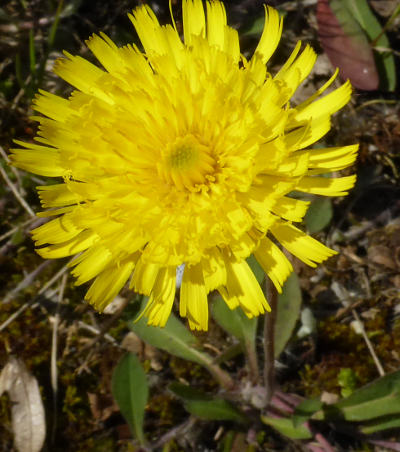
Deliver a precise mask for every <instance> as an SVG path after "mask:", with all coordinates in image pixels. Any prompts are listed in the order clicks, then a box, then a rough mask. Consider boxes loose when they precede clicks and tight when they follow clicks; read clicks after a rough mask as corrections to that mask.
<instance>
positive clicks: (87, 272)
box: [69, 244, 114, 286]
mask: <svg viewBox="0 0 400 452" xmlns="http://www.w3.org/2000/svg"><path fill="white" fill-rule="evenodd" d="M113 257H114V256H113V254H112V253H111V251H110V250H108V249H107V248H106V247H105V246H102V245H101V244H97V245H94V246H92V247H91V248H89V249H88V250H86V251H85V252H83V253H82V254H81V255H79V256H78V257H77V258H76V259H74V260H73V261H72V262H70V263H69V266H70V267H72V266H75V268H74V269H73V270H72V271H71V273H72V275H73V276H75V278H77V280H76V282H75V285H77V286H79V285H80V284H83V283H85V282H87V281H89V280H91V279H92V278H94V277H96V276H97V275H98V274H99V273H101V272H102V271H103V270H104V269H105V268H106V266H107V265H108V264H110V263H111V262H112V259H113Z"/></svg>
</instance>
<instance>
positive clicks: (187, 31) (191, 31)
mask: <svg viewBox="0 0 400 452" xmlns="http://www.w3.org/2000/svg"><path fill="white" fill-rule="evenodd" d="M182 20H183V36H184V39H185V44H186V45H187V46H191V45H192V44H193V37H194V36H202V37H205V34H206V19H205V16H204V8H203V2H202V1H201V0H182Z"/></svg>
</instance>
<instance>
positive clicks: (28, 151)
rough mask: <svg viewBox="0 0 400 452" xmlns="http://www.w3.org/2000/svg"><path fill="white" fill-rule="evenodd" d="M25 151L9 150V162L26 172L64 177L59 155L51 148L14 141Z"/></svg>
mask: <svg viewBox="0 0 400 452" xmlns="http://www.w3.org/2000/svg"><path fill="white" fill-rule="evenodd" d="M15 143H16V144H19V145H20V146H24V147H25V149H11V152H12V154H11V156H10V157H11V162H12V163H13V164H14V165H15V166H18V168H21V169H23V170H26V171H30V172H31V173H35V174H39V175H40V176H46V177H57V176H64V175H65V174H66V172H67V171H66V169H65V168H64V167H63V165H62V164H61V158H60V153H59V151H58V150H57V149H54V148H52V147H47V146H42V145H39V144H34V143H24V142H22V141H18V140H16V141H15Z"/></svg>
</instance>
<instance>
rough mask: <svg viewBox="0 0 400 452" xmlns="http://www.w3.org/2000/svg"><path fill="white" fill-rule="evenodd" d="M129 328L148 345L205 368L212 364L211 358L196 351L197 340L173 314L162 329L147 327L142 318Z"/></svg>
mask: <svg viewBox="0 0 400 452" xmlns="http://www.w3.org/2000/svg"><path fill="white" fill-rule="evenodd" d="M129 327H130V329H131V330H132V331H133V332H134V333H136V334H137V335H138V336H139V337H140V338H141V339H142V340H144V341H145V342H147V343H148V344H150V345H152V346H153V347H156V348H160V349H161V350H165V351H166V352H168V353H171V354H172V355H175V356H178V357H179V358H183V359H187V360H189V361H193V362H195V363H198V364H201V365H203V366H206V367H207V366H208V365H209V364H210V363H211V362H212V358H211V356H209V355H208V354H207V353H204V352H200V351H199V350H197V348H196V347H198V346H199V344H198V342H197V339H196V338H195V336H193V334H191V333H190V332H189V330H187V329H186V327H185V326H184V325H183V324H182V323H181V322H180V321H179V320H178V319H177V318H176V317H175V316H174V315H173V314H171V315H170V317H169V319H168V322H167V324H166V325H165V327H164V328H160V327H155V326H149V325H147V321H146V319H145V318H143V317H142V318H141V319H140V320H138V321H137V322H132V323H131V324H130V325H129Z"/></svg>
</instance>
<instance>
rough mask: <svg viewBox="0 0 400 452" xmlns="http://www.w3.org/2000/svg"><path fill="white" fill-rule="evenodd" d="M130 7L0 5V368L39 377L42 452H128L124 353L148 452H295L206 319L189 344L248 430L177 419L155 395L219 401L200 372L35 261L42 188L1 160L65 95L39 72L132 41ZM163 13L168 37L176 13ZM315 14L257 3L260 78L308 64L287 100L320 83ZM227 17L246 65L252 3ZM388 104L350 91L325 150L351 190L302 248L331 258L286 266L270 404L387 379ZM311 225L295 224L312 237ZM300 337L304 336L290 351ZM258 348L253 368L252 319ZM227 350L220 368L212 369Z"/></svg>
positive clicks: (391, 265)
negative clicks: (198, 393)
mask: <svg viewBox="0 0 400 452" xmlns="http://www.w3.org/2000/svg"><path fill="white" fill-rule="evenodd" d="M138 3H139V2H138V1H133V0H132V1H128V0H116V1H107V2H104V1H88V0H71V1H68V0H65V1H64V4H62V2H60V3H58V2H56V1H55V0H32V1H29V0H19V1H17V0H10V1H9V2H8V3H7V4H6V5H4V6H2V7H0V54H1V55H2V58H1V62H0V107H1V109H0V121H1V122H0V124H1V130H0V145H1V146H0V149H1V154H2V155H1V156H0V162H1V166H0V168H1V172H2V184H1V186H0V196H1V197H0V212H1V217H2V222H1V226H0V240H1V242H0V266H1V272H0V295H1V299H2V302H1V303H0V330H1V340H0V368H2V367H3V366H4V365H5V364H6V363H7V362H8V360H9V358H10V356H15V357H18V358H19V359H21V360H22V361H23V362H24V363H25V365H26V366H27V368H28V370H29V372H30V373H32V375H34V376H35V378H36V379H37V381H38V383H39V388H40V393H41V396H42V399H43V403H44V407H45V412H46V425H47V439H46V445H45V446H44V449H43V450H47V451H51V452H53V451H54V452H56V451H59V450H60V451H61V450H63V451H66V450H67V451H68V450H71V451H72V450H73V451H84V450H86V451H99V452H100V451H107V452H108V451H134V450H141V449H140V447H139V446H138V443H137V441H135V440H132V434H131V432H130V430H129V427H128V425H127V423H126V421H125V420H124V417H123V416H122V415H121V413H120V410H119V407H118V405H117V404H116V402H115V401H114V399H113V397H112V395H111V384H112V375H113V372H114V369H115V366H116V365H117V363H118V361H119V360H120V358H121V357H122V356H123V355H124V354H125V353H126V351H130V352H134V353H136V354H137V355H138V356H139V358H140V360H141V362H142V365H143V368H144V370H145V372H146V375H147V379H148V382H149V386H150V398H149V401H148V403H147V405H146V413H145V421H144V431H145V435H146V437H147V446H146V447H148V448H149V449H150V448H151V447H152V448H153V450H165V451H167V450H171V451H189V450H193V451H194V450H196V451H203V450H204V451H205V450H210V451H214V450H215V451H217V450H218V451H232V452H233V451H244V450H248V451H250V450H303V448H304V447H306V446H305V445H304V444H302V443H299V441H295V440H289V439H288V438H286V437H285V436H281V435H280V434H278V433H277V432H276V431H274V430H272V429H270V428H269V427H267V426H266V425H264V424H262V423H261V422H260V421H259V411H257V410H256V408H255V406H254V404H252V403H249V402H248V401H247V402H246V401H245V400H244V399H245V398H244V397H240V396H238V394H243V391H244V388H245V387H246V384H248V382H249V375H250V374H251V371H249V370H248V366H247V364H246V363H245V360H244V357H243V354H242V353H241V352H240V350H239V353H238V352H237V350H236V352H235V346H236V345H237V341H235V339H234V338H233V337H232V336H231V335H229V334H227V333H226V332H224V331H223V329H221V327H220V326H218V324H217V323H216V322H215V321H211V325H210V331H209V332H208V333H204V334H197V335H196V336H197V339H198V341H199V342H200V343H201V344H202V346H203V348H204V349H205V350H207V352H208V354H209V355H211V356H212V357H214V358H218V357H220V361H221V362H222V361H223V364H222V365H221V366H222V369H223V370H224V371H225V372H226V373H227V374H229V376H230V378H231V379H232V380H233V382H234V385H235V389H234V391H233V392H232V393H231V394H230V398H231V399H232V400H233V401H235V402H236V403H238V404H239V405H240V407H241V408H242V410H244V412H246V413H247V416H248V419H250V420H251V423H250V425H249V424H248V423H240V422H234V421H224V420H221V421H216V420H213V421H211V420H208V421H206V420H200V419H198V418H196V417H195V416H194V417H192V416H189V414H188V413H187V412H186V411H185V410H184V408H183V405H182V403H181V401H180V400H179V399H178V398H177V397H176V396H175V395H174V394H173V393H172V392H171V391H169V390H168V389H167V387H168V385H169V384H170V383H171V382H174V381H175V382H176V381H178V382H181V383H185V382H189V383H190V384H191V385H192V386H193V387H195V388H197V389H200V390H202V391H205V392H207V393H213V394H216V393H220V394H221V393H222V394H224V393H225V392H224V390H222V392H221V389H219V386H218V383H217V381H216V380H215V379H214V378H212V377H211V376H210V374H209V373H208V372H207V370H205V369H204V368H203V367H202V366H200V365H199V364H193V363H191V362H189V361H186V360H183V359H181V358H178V357H174V356H173V355H170V354H168V353H166V352H163V351H161V350H159V349H156V348H154V347H152V346H150V345H147V344H145V343H144V342H142V341H141V340H140V338H139V337H138V336H137V335H135V334H134V333H133V332H132V331H131V330H130V328H129V325H130V323H131V322H132V319H133V318H134V315H135V312H136V311H137V304H138V303H137V302H138V301H139V300H138V297H136V296H134V295H133V294H132V293H131V292H130V291H128V290H124V291H122V293H121V295H120V297H119V300H117V302H118V301H119V303H120V304H119V305H118V303H117V307H116V310H115V311H114V312H111V313H108V314H107V313H106V314H98V313H96V312H95V311H94V310H93V308H92V307H90V306H88V305H87V304H86V303H85V302H83V301H82V300H83V296H84V293H85V289H86V288H85V287H75V286H74V285H73V281H72V278H71V277H68V276H66V275H67V272H66V271H65V264H66V261H44V260H43V259H42V258H40V257H39V256H38V255H37V254H36V253H35V251H34V247H33V243H32V241H31V239H30V237H29V231H30V230H31V229H32V228H33V227H34V226H35V225H38V224H40V223H41V221H42V220H41V219H38V218H37V217H35V215H34V213H35V212H38V211H39V210H40V204H39V200H38V197H37V194H36V191H35V187H36V186H37V185H41V184H42V183H47V182H51V181H50V179H48V180H47V179H45V178H42V177H35V176H33V175H31V174H27V173H25V172H23V171H18V170H16V169H15V168H13V167H10V166H9V165H8V164H7V159H8V157H7V154H8V150H9V148H10V147H12V146H13V139H20V140H25V141H29V140H32V138H33V136H34V135H35V130H36V123H35V122H34V121H32V120H31V119H30V115H32V110H31V108H30V104H31V100H32V97H33V96H34V94H35V92H36V91H37V89H39V88H43V89H46V90H49V91H51V92H55V93H58V94H62V95H65V94H68V93H69V90H70V88H68V86H67V85H66V84H65V83H64V82H63V81H61V80H59V79H58V78H57V77H56V76H55V75H53V74H52V73H51V71H50V70H51V67H52V65H53V63H54V61H55V59H57V58H58V57H60V56H62V53H61V52H62V50H63V49H66V50H68V51H69V52H70V53H72V54H80V55H82V56H85V57H87V58H91V57H90V56H89V51H88V50H87V48H86V47H85V45H84V41H85V39H87V38H88V37H89V36H90V35H91V34H92V33H95V32H99V31H104V32H105V33H107V34H108V35H109V36H110V37H111V38H112V39H113V40H114V41H115V42H116V43H118V45H124V44H126V43H128V42H133V41H136V40H137V36H136V35H135V32H134V31H133V29H132V27H131V24H130V22H129V20H128V18H127V17H126V13H127V12H129V11H130V10H131V9H132V8H133V7H135V6H136V5H137V4H138ZM171 3H172V8H173V10H174V11H176V17H177V24H178V27H179V23H180V13H179V6H178V3H179V2H178V1H174V0H173V1H172V2H171ZM316 3H317V2H316V1H314V0H311V1H305V2H300V3H298V2H294V1H293V2H290V1H287V2H282V1H278V0H276V1H274V2H271V4H272V5H273V6H276V7H278V8H279V10H280V11H281V12H282V13H283V14H285V16H286V17H285V26H284V33H283V38H282V42H281V45H280V47H279V51H278V52H277V55H276V56H275V57H274V59H273V61H272V65H271V67H270V68H269V70H270V71H271V72H272V73H274V71H276V69H277V68H279V65H280V64H281V62H282V61H284V60H285V59H286V58H287V56H288V55H289V53H290V51H291V49H293V47H294V45H295V43H296V41H297V40H299V39H301V40H302V41H304V42H308V43H310V44H311V45H312V46H313V47H314V48H315V49H316V50H317V52H318V53H319V54H320V58H319V60H318V63H317V65H316V67H315V69H314V71H313V73H312V75H311V77H310V78H309V79H308V81H307V82H306V83H305V84H304V86H303V87H302V89H301V90H300V92H299V93H298V94H297V97H296V99H295V101H296V102H298V101H300V100H301V99H302V98H305V97H306V96H308V95H310V94H311V93H312V92H314V91H315V89H316V87H319V86H321V84H322V83H323V81H325V80H326V79H327V78H328V77H329V75H330V74H331V73H332V72H333V67H332V65H331V63H330V62H329V60H328V58H327V55H326V53H324V50H323V47H322V46H321V43H320V41H319V39H318V32H317V20H316ZM370 3H371V6H372V9H373V11H374V14H376V16H377V17H378V19H379V21H380V23H381V24H385V23H387V21H388V19H389V17H390V14H391V13H392V12H393V11H394V7H395V6H396V5H395V3H396V2H395V1H393V2H391V1H385V2H372V1H371V2H370ZM150 4H151V6H152V7H153V9H154V10H155V11H156V12H157V15H158V17H159V18H160V20H161V22H164V23H167V22H168V21H169V8H168V2H166V1H162V0H155V1H153V2H150ZM226 7H227V11H228V20H229V23H230V24H231V25H232V26H234V27H235V28H237V29H238V30H239V32H240V34H241V46H242V52H243V53H244V54H245V55H250V54H251V52H252V51H253V50H254V48H255V45H256V42H257V39H258V37H259V33H260V30H261V26H262V22H260V21H262V17H263V14H264V11H263V7H262V1H258V0H236V1H231V2H226ZM260 24H261V25H260ZM387 35H388V37H389V42H390V45H391V48H392V49H396V48H399V44H400V32H399V27H398V18H397V19H395V20H394V21H392V22H391V23H390V24H389V26H388V27H387ZM395 55H396V61H397V72H398V68H399V64H398V54H395ZM397 99H398V92H397V93H396V91H394V92H389V91H388V90H386V89H384V88H379V89H376V90H373V91H363V90H358V89H356V90H355V92H354V96H353V99H352V101H351V102H350V104H349V105H348V106H347V107H346V108H344V109H343V110H342V111H341V112H340V113H338V114H337V115H336V116H335V117H334V120H333V124H332V130H331V132H330V133H329V134H328V135H327V136H326V137H325V138H324V140H325V144H328V145H336V146H337V145H346V144H352V143H355V142H358V143H360V153H359V158H358V160H357V163H356V164H355V165H354V167H353V168H352V169H349V170H348V174H351V173H352V172H355V173H356V174H357V178H358V179H357V184H356V186H355V188H354V190H352V192H351V194H350V195H349V196H348V197H346V198H340V199H334V200H333V202H332V204H323V205H322V207H321V205H319V206H320V210H319V211H321V212H322V214H321V215H322V220H321V219H320V220H315V218H314V221H317V225H316V226H315V224H314V228H315V231H316V232H315V233H314V234H313V235H314V236H315V237H316V238H318V239H319V240H321V241H322V242H323V243H326V244H327V245H329V246H332V247H334V248H335V249H336V250H337V251H338V255H337V256H335V257H333V258H331V259H329V260H328V261H327V262H326V263H325V264H324V265H322V266H320V267H319V268H318V269H310V268H308V267H306V266H305V265H303V264H300V263H299V262H294V265H295V270H296V273H297V275H298V277H299V284H300V288H301V294H302V306H303V311H302V316H301V319H299V320H298V321H297V324H296V326H295V329H294V331H293V334H292V338H291V340H290V341H289V343H288V345H287V347H286V348H285V350H284V352H283V353H282V354H281V355H280V356H279V359H278V361H277V364H276V381H277V386H278V388H279V391H281V392H282V393H286V394H295V395H297V396H301V397H315V398H319V397H321V395H322V396H323V397H325V398H326V399H329V397H330V398H331V399H332V397H333V398H335V397H340V396H346V394H347V395H348V394H349V393H351V392H352V391H353V390H355V389H356V388H359V387H362V386H363V385H365V384H367V383H369V382H371V381H373V380H375V379H377V378H378V377H379V375H380V373H382V371H383V372H384V373H390V372H392V371H395V370H397V369H399V367H400V355H399V351H398V350H399V349H400V317H399V312H400V311H399V308H398V305H399V298H400V297H399V293H400V292H399V291H400V189H399V187H400V184H399V182H400V174H399V168H400V165H399V164H400V153H399V149H400V125H399V119H398V118H399V114H400V104H399V102H398V100H397ZM12 188H16V193H14V192H13V190H12ZM316 205H317V206H318V204H316ZM331 208H332V209H331ZM321 209H322V210H321ZM325 220H326V221H325ZM310 221H312V220H309V222H308V223H307V226H308V227H309V228H310V227H311V228H312V227H313V226H310V225H311V223H310ZM321 225H322V226H321ZM120 306H123V307H125V306H126V308H125V309H124V310H123V309H120ZM305 308H307V309H305ZM307 316H308V317H307ZM307 319H308V320H307ZM360 325H361V329H360ZM301 326H303V327H305V329H306V330H307V328H308V332H306V334H305V335H300V336H301V337H299V335H298V334H297V332H298V330H299V328H300V327H301ZM303 329H304V328H303ZM362 330H363V331H362ZM256 347H257V354H258V355H259V356H260V355H261V354H262V321H260V322H259V325H258V330H257V342H256ZM232 350H233V352H232ZM231 352H232V357H230V358H229V356H228V358H226V359H225V360H223V359H222V358H221V355H222V356H225V353H231ZM54 353H56V355H54ZM55 356H56V358H55ZM52 365H53V371H51V368H52ZM54 369H56V371H55V370H54ZM253 370H254V369H253ZM55 372H56V373H55ZM54 377H55V378H56V381H57V385H56V386H55V384H54ZM56 388H57V389H56ZM321 428H322V431H323V433H324V434H325V436H326V437H329V441H330V442H331V444H332V445H333V447H334V449H332V450H354V451H356V450H371V451H372V450H376V451H380V450H385V449H384V448H383V446H382V445H377V444H378V443H376V444H372V443H371V442H369V441H367V440H366V439H365V438H363V437H361V436H360V437H352V436H351V435H350V436H349V435H348V434H346V432H345V431H338V430H335V429H332V430H329V427H328V426H326V425H325V426H323V427H321ZM396 436H397V439H398V434H397V435H396V432H395V431H389V432H385V434H382V437H374V439H376V440H382V439H385V440H392V441H394V440H396ZM13 447H14V446H13V428H12V426H11V413H10V400H9V398H8V396H7V395H3V396H2V397H0V450H1V451H14V450H16V449H14V448H13ZM304 450H311V449H304ZM320 450H321V449H320ZM324 450H328V449H324ZM396 450H400V449H396Z"/></svg>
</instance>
